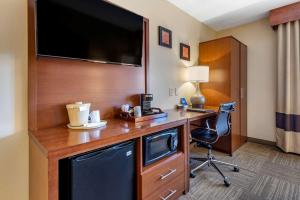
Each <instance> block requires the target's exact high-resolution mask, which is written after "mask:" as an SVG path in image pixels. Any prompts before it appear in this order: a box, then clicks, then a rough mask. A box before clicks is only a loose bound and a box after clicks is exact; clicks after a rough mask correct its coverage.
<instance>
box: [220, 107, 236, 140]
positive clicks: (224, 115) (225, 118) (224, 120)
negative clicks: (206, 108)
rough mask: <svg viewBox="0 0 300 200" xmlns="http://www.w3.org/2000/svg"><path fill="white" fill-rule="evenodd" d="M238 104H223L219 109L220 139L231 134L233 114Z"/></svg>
mask: <svg viewBox="0 0 300 200" xmlns="http://www.w3.org/2000/svg"><path fill="white" fill-rule="evenodd" d="M235 105H236V103H235V102H229V103H223V104H221V105H220V107H219V112H218V117H217V122H216V131H217V134H218V136H219V137H221V136H225V135H228V134H229V133H230V132H231V112H233V111H234V108H235Z"/></svg>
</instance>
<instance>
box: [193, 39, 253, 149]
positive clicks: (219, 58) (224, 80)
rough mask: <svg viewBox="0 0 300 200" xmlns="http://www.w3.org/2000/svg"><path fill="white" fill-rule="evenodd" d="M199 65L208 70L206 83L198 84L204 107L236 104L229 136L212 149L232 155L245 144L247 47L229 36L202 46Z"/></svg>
mask: <svg viewBox="0 0 300 200" xmlns="http://www.w3.org/2000/svg"><path fill="white" fill-rule="evenodd" d="M199 63H200V64H203V65H208V66H209V69H210V72H209V82H208V83H202V84H201V91H202V92H203V94H204V96H205V97H206V101H207V102H206V104H207V105H209V106H219V105H220V103H224V102H229V101H235V102H236V103H237V106H236V110H235V112H233V114H232V133H231V134H230V135H229V136H227V137H222V138H220V139H219V141H218V142H217V143H216V144H215V146H214V147H215V149H217V150H220V151H223V152H225V153H229V154H232V153H233V152H234V151H235V150H237V149H238V148H239V147H240V146H241V145H242V144H244V143H245V142H246V140H247V46H246V45H245V44H243V43H241V42H240V41H238V40H237V39H235V38H234V37H231V36H230V37H224V38H220V39H216V40H211V41H207V42H202V43H200V45H199Z"/></svg>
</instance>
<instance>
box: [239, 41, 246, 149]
mask: <svg viewBox="0 0 300 200" xmlns="http://www.w3.org/2000/svg"><path fill="white" fill-rule="evenodd" d="M240 53H241V57H240V63H241V104H240V105H241V108H243V109H241V113H240V114H241V143H245V142H246V141H247V46H246V45H244V44H241V45H240Z"/></svg>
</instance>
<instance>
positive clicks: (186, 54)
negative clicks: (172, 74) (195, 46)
mask: <svg viewBox="0 0 300 200" xmlns="http://www.w3.org/2000/svg"><path fill="white" fill-rule="evenodd" d="M190 49H191V48H190V46H189V45H187V44H183V43H180V59H183V60H187V61H190V55H191V52H190Z"/></svg>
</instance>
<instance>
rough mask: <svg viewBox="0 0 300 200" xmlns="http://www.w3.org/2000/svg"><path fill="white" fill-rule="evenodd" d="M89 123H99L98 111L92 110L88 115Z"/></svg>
mask: <svg viewBox="0 0 300 200" xmlns="http://www.w3.org/2000/svg"><path fill="white" fill-rule="evenodd" d="M90 119H91V120H90V121H91V123H100V111H99V110H94V111H92V112H91V113H90Z"/></svg>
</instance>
